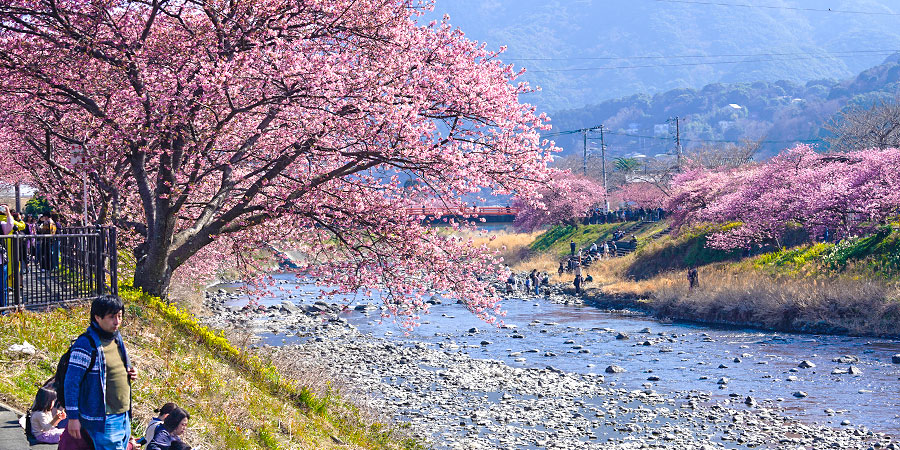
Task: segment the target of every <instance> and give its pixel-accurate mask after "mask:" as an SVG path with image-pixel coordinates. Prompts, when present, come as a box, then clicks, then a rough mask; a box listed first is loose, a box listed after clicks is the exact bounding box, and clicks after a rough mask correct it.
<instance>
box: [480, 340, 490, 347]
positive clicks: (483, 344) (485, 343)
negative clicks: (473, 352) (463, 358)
mask: <svg viewBox="0 0 900 450" xmlns="http://www.w3.org/2000/svg"><path fill="white" fill-rule="evenodd" d="M491 344H493V342H491V341H481V345H482V346H485V345H491Z"/></svg>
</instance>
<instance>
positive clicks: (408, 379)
mask: <svg viewBox="0 0 900 450" xmlns="http://www.w3.org/2000/svg"><path fill="white" fill-rule="evenodd" d="M286 291H287V292H291V294H290V295H292V296H293V298H291V299H285V298H281V299H270V300H267V301H266V302H265V303H264V305H263V307H262V308H260V307H259V306H256V307H247V308H245V307H244V306H243V305H241V304H240V303H235V301H237V300H238V296H236V295H232V294H229V293H227V292H224V291H223V292H217V293H211V294H210V295H209V296H208V298H207V305H208V307H209V309H210V310H212V311H215V316H213V317H211V318H209V320H210V321H211V322H214V323H219V324H225V325H226V326H227V324H233V325H236V326H248V325H249V326H251V328H252V329H254V330H255V332H256V334H257V336H258V338H260V339H261V341H260V342H259V344H258V345H257V351H258V352H259V354H260V355H261V356H262V357H263V358H265V359H267V360H270V361H273V362H274V363H275V364H276V365H278V366H279V368H280V370H282V371H283V372H285V373H291V372H292V371H305V372H309V371H311V370H319V371H321V372H322V373H328V374H329V375H328V376H329V377H332V378H334V379H336V380H345V382H344V383H342V385H343V388H342V389H344V390H346V394H345V395H349V396H353V397H356V398H359V399H366V400H365V401H366V403H368V404H369V405H370V406H371V408H372V409H373V410H378V411H384V412H387V413H388V414H390V415H391V416H392V417H394V418H395V420H398V421H403V422H408V423H409V424H410V431H411V432H412V433H413V434H414V435H415V436H417V437H419V438H420V439H428V440H430V441H431V442H433V443H434V445H435V447H436V448H440V449H444V448H446V449H456V448H459V449H463V448H465V449H470V448H474V449H481V448H523V449H536V448H572V449H583V448H622V449H626V448H627V449H630V448H685V449H713V448H786V447H789V448H804V449H820V448H821V449H825V448H889V449H896V448H900V447H898V446H897V444H895V443H894V442H893V441H892V440H891V439H890V438H889V437H887V436H885V435H883V434H879V433H876V432H872V431H870V430H868V429H867V428H865V427H862V426H856V427H854V426H852V425H849V424H850V421H847V420H845V422H846V424H847V425H845V426H842V427H837V428H836V427H833V426H822V425H812V424H810V423H808V422H806V423H805V422H800V421H798V420H796V419H792V418H790V417H788V414H787V412H788V411H787V410H786V409H785V407H784V406H783V405H784V402H783V400H782V399H777V398H774V397H772V398H769V396H766V397H763V396H762V394H757V393H754V392H753V389H752V388H751V389H748V388H746V387H743V386H744V384H743V383H746V382H747V381H744V380H742V378H743V374H753V375H752V377H753V378H759V377H763V378H762V379H763V380H771V381H767V382H774V383H776V384H778V385H781V383H784V382H783V381H780V380H778V379H770V378H764V377H765V376H766V375H765V374H763V373H760V372H757V371H755V370H749V369H753V368H755V367H759V368H761V369H765V370H767V371H769V370H772V369H774V370H775V371H776V372H775V373H780V372H781V371H782V370H783V371H784V372H787V373H788V374H791V377H793V378H794V379H797V378H798V376H796V375H799V378H800V379H799V380H798V381H796V382H791V381H790V380H788V381H787V386H786V388H788V389H791V388H793V389H794V392H800V390H799V389H798V388H796V387H794V386H792V385H791V383H797V386H801V385H802V383H804V380H803V379H804V378H805V377H806V376H811V374H812V372H807V373H799V372H797V370H798V369H796V367H797V362H793V363H791V362H790V361H778V360H773V359H772V358H771V357H770V356H769V355H765V357H763V356H764V355H763V354H762V353H759V354H756V353H757V351H758V352H763V351H765V350H763V349H765V348H766V344H765V343H762V344H756V345H754V348H755V347H759V349H758V350H753V349H747V350H741V352H746V353H748V354H745V355H740V354H735V355H732V356H728V355H727V351H726V352H725V353H726V354H724V355H722V354H717V355H709V354H703V353H696V352H698V351H701V352H702V349H703V348H706V349H707V350H706V353H709V346H711V345H714V344H711V343H710V342H712V341H713V340H715V339H719V337H718V336H715V335H713V337H710V335H708V334H706V333H703V336H702V337H701V335H700V334H699V333H697V334H696V335H695V334H694V333H691V335H695V336H696V337H691V336H687V337H686V336H685V334H684V333H683V332H682V333H680V334H678V333H675V332H673V331H666V332H662V331H661V332H659V333H656V332H651V330H650V329H649V328H646V329H640V330H630V329H612V328H604V327H602V326H599V327H597V326H595V327H587V328H582V327H577V328H573V327H571V326H570V327H563V326H562V325H561V324H557V323H554V322H553V320H559V319H565V318H564V317H557V315H555V314H554V315H550V316H547V317H546V318H545V319H543V320H531V321H530V322H529V323H527V324H523V323H518V325H516V324H515V323H509V324H507V325H505V326H504V327H503V328H500V329H497V330H491V329H481V328H472V329H469V332H467V333H463V334H462V335H458V334H454V332H452V331H451V330H450V329H448V328H447V326H449V325H450V324H451V323H454V324H456V323H458V321H459V320H462V319H463V318H462V317H459V316H458V314H461V313H463V311H462V310H461V308H460V307H459V305H455V304H441V302H440V300H433V301H435V304H434V305H433V310H432V313H431V314H432V315H433V316H435V317H434V318H429V317H427V316H426V317H424V318H423V320H424V322H423V325H422V327H424V328H427V329H423V330H416V331H415V332H414V333H413V335H411V336H408V337H404V338H397V339H393V338H391V337H390V336H391V331H389V330H390V329H391V328H390V327H388V328H382V327H377V328H376V329H379V330H387V331H382V333H383V334H384V335H385V336H383V337H381V336H376V335H373V334H371V333H365V332H361V331H360V329H359V326H356V325H353V324H354V323H356V324H360V326H362V325H364V324H367V323H377V322H379V310H378V305H375V304H372V303H368V302H367V301H366V300H365V299H363V300H358V301H356V302H355V303H353V304H350V303H343V302H342V303H329V302H326V301H323V300H320V299H318V296H317V295H316V294H315V291H314V290H308V291H303V292H300V293H296V294H295V293H293V292H295V290H292V289H287V290H286ZM552 297H553V301H554V302H560V303H562V304H564V303H565V302H569V306H567V308H570V309H573V310H572V314H577V315H580V314H584V313H587V312H588V311H593V309H592V308H587V309H582V310H581V311H582V312H581V313H578V312H577V311H578V310H577V308H579V307H578V306H577V303H578V302H579V301H580V300H578V299H575V298H571V297H569V296H566V295H563V294H560V293H555V294H554V295H553V296H552ZM317 302H318V303H317ZM507 302H508V303H509V304H510V305H513V304H517V305H526V304H527V305H529V307H531V305H532V303H533V304H534V308H536V310H541V309H542V308H541V307H540V306H539V305H541V304H549V303H550V301H548V300H547V299H545V298H530V297H529V298H524V299H518V298H509V299H507ZM516 302H517V303H516ZM347 304H349V305H350V307H349V308H344V306H345V305H347ZM438 318H443V320H438ZM432 320H435V321H436V322H434V323H432V322H431V321H432ZM465 326H466V327H468V326H469V325H465ZM366 327H367V328H371V325H366ZM654 328H656V327H654ZM629 333H632V336H633V337H632V338H631V339H629V338H628V337H627V335H628V334H629ZM429 336H430V337H429ZM531 337H534V338H538V339H539V341H540V342H541V344H538V345H537V346H535V347H534V348H533V349H532V348H522V349H519V348H517V347H522V346H523V345H522V344H520V343H526V344H524V346H525V347H527V346H529V345H535V342H533V341H532V340H531V339H529V338H531ZM688 337H690V338H691V339H696V340H697V342H696V343H693V342H694V341H691V342H692V343H690V344H689V343H688V342H687V341H685V339H687V338H688ZM563 339H565V341H563ZM623 339H624V340H623ZM731 339H734V338H733V337H732V338H731ZM754 339H756V338H754ZM557 340H558V341H559V342H558V343H559V344H562V347H557V346H555V344H552V342H556V341H557ZM706 340H709V341H710V342H705V341H706ZM266 343H271V345H266ZM750 343H751V342H748V344H750ZM760 345H761V346H760ZM498 346H499V348H498ZM613 346H616V347H622V351H624V352H625V353H624V354H620V355H618V356H613V355H612V354H608V352H609V350H608V349H611V348H612V347H613ZM503 347H508V348H507V349H506V350H503ZM591 348H592V349H595V350H593V351H591V350H589V349H591ZM598 348H600V349H607V350H605V352H607V354H604V350H597V349H598ZM742 348H743V347H742ZM532 351H533V352H535V353H531V352H532ZM768 351H774V349H772V350H768ZM749 352H753V353H754V354H753V355H751V354H749ZM498 354H502V355H503V356H502V357H498V356H495V355H498ZM557 354H558V355H557ZM479 355H485V356H479ZM627 355H631V356H629V357H628V358H627V359H624V358H622V357H623V356H627ZM636 355H642V356H636ZM679 355H681V356H679ZM660 358H662V359H663V361H660ZM679 358H682V360H683V358H692V359H691V360H690V362H681V363H678V362H677V361H678V360H679ZM726 358H727V362H728V364H729V365H735V366H737V367H738V368H737V369H734V370H738V372H734V371H731V372H729V371H728V369H727V368H722V367H724V365H722V366H720V368H719V369H716V368H715V367H716V366H715V364H718V363H715V364H712V362H711V361H710V360H712V361H715V360H716V359H720V360H722V361H723V362H725V361H726ZM734 358H742V359H745V360H747V361H746V362H745V363H744V364H752V365H753V366H747V365H745V366H740V365H739V364H738V363H737V362H732V361H731V360H732V359H734ZM670 359H671V360H672V361H673V362H674V364H683V365H686V366H687V367H685V368H684V369H683V370H679V369H677V368H673V370H675V372H671V373H670V371H668V370H662V367H661V366H660V364H668V363H666V362H665V361H667V360H670ZM534 360H540V361H545V362H544V363H543V364H537V365H535V364H533V363H528V362H527V361H534ZM567 361H568V362H567ZM654 361H656V362H654ZM817 361H818V360H817ZM857 361H858V359H857ZM762 363H766V364H765V365H760V364H762ZM784 363H787V364H793V365H792V367H794V369H791V370H788V368H787V367H784V366H782V364H784ZM572 364H580V366H581V367H582V368H585V367H586V368H587V369H586V370H571V368H572V367H576V366H572ZM693 364H703V365H702V366H696V367H697V369H701V368H702V369H703V370H702V371H699V373H696V374H695V372H693V371H694V368H692V367H691V366H692V365H693ZM820 364H823V363H820ZM856 364H857V365H859V366H862V367H864V369H865V370H867V371H868V370H877V368H871V369H870V366H869V365H868V364H867V363H866V362H865V361H862V362H857V363H856ZM780 367H784V368H783V369H782V368H780ZM872 367H875V366H872ZM854 370H858V369H854ZM675 373H681V374H682V375H684V376H687V378H686V380H694V381H688V384H690V385H693V386H695V387H693V388H678V389H676V390H669V389H668V388H667V386H668V385H669V384H670V383H672V382H674V381H675V380H674V379H672V380H670V378H672V377H674V376H675ZM704 373H707V375H702V374H704ZM715 373H721V375H717V376H714V375H713V374H715ZM697 377H699V379H700V380H701V381H697V379H698V378H697ZM634 380H643V381H639V382H635V381H634ZM809 382H811V383H814V382H815V381H813V379H812V378H811V379H810V380H809ZM846 382H851V380H849V379H848V380H847V381H846ZM852 383H855V382H852ZM700 386H704V387H700ZM706 386H708V387H706ZM716 386H718V389H716ZM848 387H849V386H848ZM703 389H716V390H717V391H719V392H720V393H719V394H713V393H712V392H710V391H706V390H703ZM788 392H789V393H790V392H791V391H788ZM722 393H727V394H725V395H723V394H722ZM816 394H817V393H813V394H812V395H813V396H815V395H816ZM798 395H800V394H798ZM803 395H806V394H805V393H803ZM789 396H790V395H789ZM723 397H724V399H723ZM748 397H749V398H748ZM795 400H797V401H802V400H800V399H795ZM841 406H842V405H841V404H840V403H839V402H838V404H835V405H834V406H833V408H834V409H835V410H836V411H834V414H837V415H840V414H841V412H840V411H841ZM829 414H831V413H829Z"/></svg>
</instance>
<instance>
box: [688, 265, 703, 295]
mask: <svg viewBox="0 0 900 450" xmlns="http://www.w3.org/2000/svg"><path fill="white" fill-rule="evenodd" d="M687 277H688V289H690V290H694V288H696V287H699V286H700V280H699V279H698V276H697V268H696V267H691V268H690V269H688V273H687Z"/></svg>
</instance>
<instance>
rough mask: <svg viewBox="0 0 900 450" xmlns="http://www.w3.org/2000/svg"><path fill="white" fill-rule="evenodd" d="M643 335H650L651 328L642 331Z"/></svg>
mask: <svg viewBox="0 0 900 450" xmlns="http://www.w3.org/2000/svg"><path fill="white" fill-rule="evenodd" d="M641 333H644V334H650V333H651V331H650V328H644V329H643V330H641Z"/></svg>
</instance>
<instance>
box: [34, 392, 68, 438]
mask: <svg viewBox="0 0 900 450" xmlns="http://www.w3.org/2000/svg"><path fill="white" fill-rule="evenodd" d="M55 406H56V391H54V390H53V389H49V388H46V387H42V388H40V389H38V392H37V395H35V397H34V404H33V405H31V434H32V435H34V438H35V439H37V441H38V442H43V443H46V444H56V443H59V437H60V435H62V434H63V432H64V431H65V430H64V429H62V428H57V427H56V426H57V425H59V422H60V421H61V420H63V419H65V418H66V412H65V411H64V410H62V409H56V408H55Z"/></svg>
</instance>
